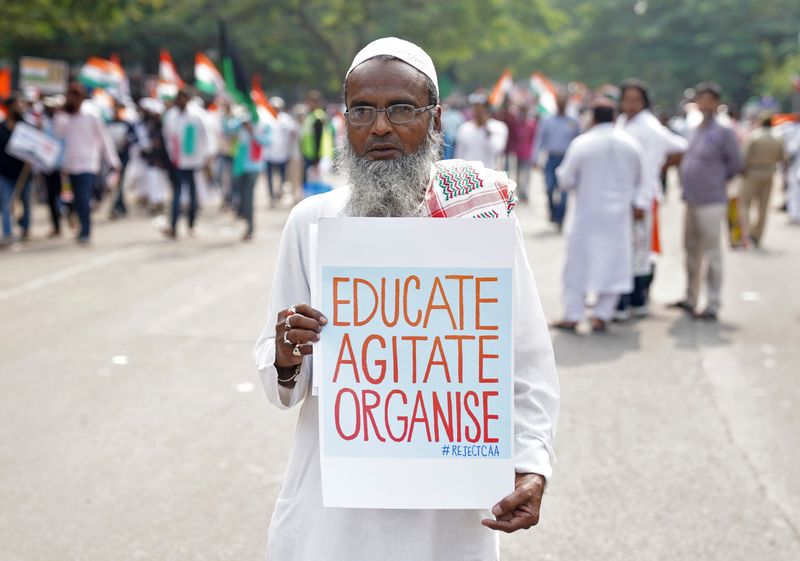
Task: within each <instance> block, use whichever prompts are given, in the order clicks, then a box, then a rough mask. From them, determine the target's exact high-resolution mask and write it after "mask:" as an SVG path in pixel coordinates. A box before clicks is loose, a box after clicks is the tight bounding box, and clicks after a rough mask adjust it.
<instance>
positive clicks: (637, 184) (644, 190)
mask: <svg viewBox="0 0 800 561" xmlns="http://www.w3.org/2000/svg"><path fill="white" fill-rule="evenodd" d="M636 148H637V150H636V153H637V156H636V172H635V174H634V188H633V206H635V207H636V208H639V209H647V208H650V205H652V204H653V193H652V192H651V191H650V189H649V185H648V183H647V179H648V175H647V173H648V171H649V168H648V166H652V165H653V162H648V161H647V158H646V156H645V151H644V150H643V149H642V148H640V147H639V146H637V147H636Z"/></svg>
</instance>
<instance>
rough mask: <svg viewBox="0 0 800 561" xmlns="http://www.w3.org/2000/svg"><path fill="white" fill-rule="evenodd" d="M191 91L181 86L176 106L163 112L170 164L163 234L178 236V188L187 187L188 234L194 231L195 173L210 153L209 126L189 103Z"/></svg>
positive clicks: (195, 208)
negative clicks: (169, 203) (167, 222)
mask: <svg viewBox="0 0 800 561" xmlns="http://www.w3.org/2000/svg"><path fill="white" fill-rule="evenodd" d="M190 100H191V94H190V92H189V90H188V89H186V88H183V89H181V90H180V91H179V92H178V95H177V96H176V97H175V105H174V106H173V107H171V108H170V109H169V110H168V111H167V112H166V113H165V114H164V142H165V143H166V145H167V154H168V155H169V159H170V163H171V164H172V169H171V174H170V175H171V179H172V215H171V220H170V227H169V228H168V229H166V230H164V235H166V236H167V237H169V238H172V239H175V238H176V237H177V225H178V216H180V211H181V191H182V189H183V186H184V185H186V186H187V188H188V189H189V217H188V218H189V234H190V235H193V234H194V221H195V216H196V215H197V183H196V181H195V173H196V172H197V171H199V170H201V169H203V168H204V167H205V166H207V165H208V163H209V159H210V158H211V156H212V152H211V148H212V146H211V143H210V141H209V135H208V127H207V126H206V122H205V118H204V117H203V115H202V114H201V113H200V111H199V110H197V109H195V108H194V107H192V106H191V105H189V101H190Z"/></svg>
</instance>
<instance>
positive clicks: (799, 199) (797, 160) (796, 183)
mask: <svg viewBox="0 0 800 561" xmlns="http://www.w3.org/2000/svg"><path fill="white" fill-rule="evenodd" d="M798 117H799V118H800V114H798ZM784 142H785V147H786V154H787V156H788V159H789V166H788V169H787V171H786V189H787V192H786V211H787V212H788V213H789V220H790V221H791V222H793V223H794V224H800V120H798V121H797V122H796V123H795V124H794V126H793V127H792V129H791V130H790V131H789V133H788V136H787V137H786V139H785V141H784Z"/></svg>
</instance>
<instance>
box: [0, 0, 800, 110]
mask: <svg viewBox="0 0 800 561" xmlns="http://www.w3.org/2000/svg"><path fill="white" fill-rule="evenodd" d="M219 18H222V19H224V20H225V21H226V22H227V23H228V32H229V35H230V36H231V37H232V39H233V40H234V41H235V43H236V45H237V46H238V48H239V50H240V54H241V58H242V60H243V62H244V64H245V67H246V68H247V69H248V70H249V71H251V72H257V73H259V74H260V75H261V76H262V77H263V81H264V84H265V86H266V88H267V90H268V91H270V92H280V93H282V94H284V95H288V96H289V97H294V96H298V95H300V94H301V92H302V91H304V90H306V89H308V88H310V87H315V88H318V89H322V90H323V91H325V92H326V93H328V94H329V95H337V94H338V91H339V88H340V80H341V78H342V77H343V75H344V72H345V70H346V69H347V66H348V63H349V61H350V60H351V58H352V56H353V55H354V54H355V52H356V51H357V50H358V48H359V47H360V46H362V45H364V44H365V43H367V42H368V41H369V40H371V39H373V38H376V37H379V36H384V35H397V36H400V37H404V38H407V39H409V40H411V41H414V42H417V43H419V44H420V45H422V46H424V47H425V48H426V49H427V50H428V51H429V53H430V54H431V55H432V57H433V58H434V61H435V62H436V64H437V67H438V69H439V72H440V74H441V79H442V82H443V83H444V84H445V88H447V87H448V85H455V86H456V87H458V88H459V89H461V90H462V91H470V90H471V89H473V88H475V87H478V86H484V87H488V86H491V84H492V83H493V82H494V81H495V80H496V79H497V77H498V76H499V75H500V73H501V72H502V70H503V69H504V68H506V67H507V68H510V69H511V70H512V71H513V73H514V77H515V79H516V80H518V81H524V80H525V79H526V78H527V77H528V76H529V75H530V73H531V72H532V71H533V70H540V71H542V72H544V73H545V74H547V75H549V76H552V77H553V78H554V79H556V80H558V81H562V82H568V81H570V80H580V81H582V82H585V83H587V84H588V85H590V86H597V85H599V84H602V83H607V82H611V83H618V82H619V81H621V80H623V79H624V78H627V77H630V76H637V77H641V78H643V79H645V80H647V81H648V82H649V83H650V84H651V85H652V86H653V87H654V90H655V94H656V98H657V100H659V101H661V102H667V103H674V101H676V100H677V99H679V97H680V95H681V93H682V92H683V90H684V89H685V88H687V87H690V86H692V85H694V84H695V83H697V82H698V81H700V80H704V79H712V80H715V81H718V82H720V83H721V84H722V85H723V87H724V88H725V91H726V94H727V96H728V98H729V100H732V101H735V102H743V101H744V100H745V99H746V98H747V97H749V96H750V95H752V94H772V95H775V96H777V97H778V98H779V99H782V100H783V101H784V102H786V101H788V99H789V96H790V95H791V91H792V85H791V78H792V76H793V75H795V74H800V36H799V35H800V2H798V0H649V1H646V0H638V1H637V0H447V1H440V2H427V1H422V0H404V1H399V0H271V1H265V0H235V1H231V0H118V1H115V2H110V1H102V0H22V1H20V0H7V1H5V2H3V8H2V17H0V60H3V59H5V60H6V61H7V62H12V63H15V62H16V61H17V59H18V58H19V56H21V55H32V56H43V57H48V58H59V59H65V60H68V61H69V62H70V63H71V64H74V65H79V64H80V63H81V62H82V61H83V60H84V59H85V58H86V57H87V56H89V55H100V56H108V55H110V53H112V52H115V53H117V54H119V56H120V57H121V59H122V62H123V64H124V65H125V66H126V68H127V69H128V71H129V74H130V75H131V76H132V78H133V80H134V82H135V81H136V79H137V78H138V77H139V76H141V75H142V74H154V73H156V72H157V64H158V51H159V49H160V48H162V47H165V48H167V49H169V50H170V52H171V53H172V56H173V59H174V60H175V62H176V64H177V65H178V68H179V71H180V73H181V75H182V76H183V77H184V78H190V77H191V76H192V71H193V70H192V69H193V60H194V53H195V52H196V51H205V52H207V53H208V54H210V55H211V57H212V58H216V56H217V44H218V40H217V21H218V19H219Z"/></svg>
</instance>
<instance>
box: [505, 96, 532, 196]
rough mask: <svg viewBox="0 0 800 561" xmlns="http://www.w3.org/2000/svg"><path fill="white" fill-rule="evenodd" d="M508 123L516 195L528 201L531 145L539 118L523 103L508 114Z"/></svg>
mask: <svg viewBox="0 0 800 561" xmlns="http://www.w3.org/2000/svg"><path fill="white" fill-rule="evenodd" d="M507 124H508V134H509V149H510V151H511V153H512V154H513V156H514V161H515V170H514V171H515V174H514V179H515V180H516V182H517V195H518V197H519V200H520V202H522V203H527V202H528V187H529V184H530V179H531V167H532V166H533V145H534V142H535V140H536V129H537V128H538V126H539V119H538V118H537V116H536V113H535V112H534V111H532V110H531V108H530V107H529V106H526V105H523V106H521V107H519V108H518V109H517V111H516V112H513V113H511V114H510V122H509V123H507Z"/></svg>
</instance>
